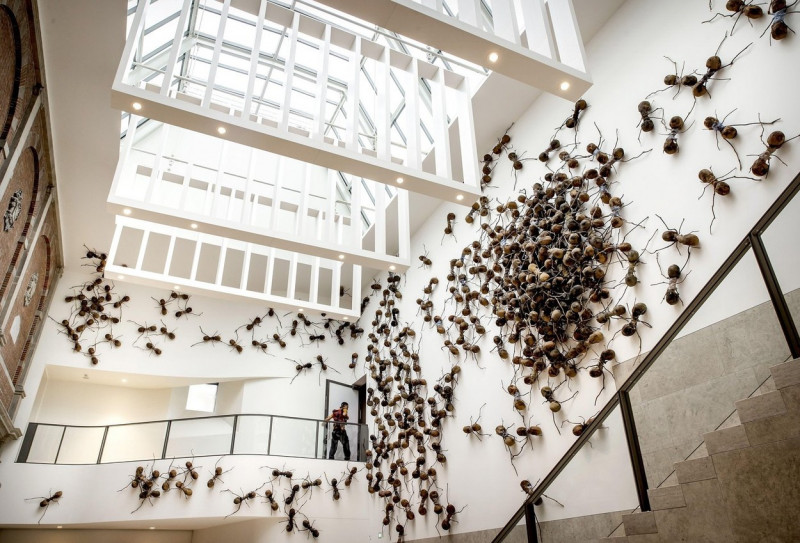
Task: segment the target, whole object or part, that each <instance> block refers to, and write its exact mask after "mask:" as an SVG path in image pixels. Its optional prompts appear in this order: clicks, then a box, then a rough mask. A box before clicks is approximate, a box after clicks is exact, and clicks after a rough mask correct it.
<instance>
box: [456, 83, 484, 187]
mask: <svg viewBox="0 0 800 543" xmlns="http://www.w3.org/2000/svg"><path fill="white" fill-rule="evenodd" d="M456 93H457V94H458V103H457V104H456V106H457V108H458V113H457V115H458V136H459V138H458V139H459V143H460V148H461V169H462V171H463V174H464V184H465V185H469V186H470V187H477V186H478V185H479V178H478V144H477V143H476V141H475V120H474V117H473V112H472V94H471V93H470V88H469V79H467V78H466V77H465V78H464V79H463V80H462V81H461V83H460V84H459V85H458V87H457V88H456Z"/></svg>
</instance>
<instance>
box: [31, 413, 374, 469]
mask: <svg viewBox="0 0 800 543" xmlns="http://www.w3.org/2000/svg"><path fill="white" fill-rule="evenodd" d="M343 426H344V431H345V433H346V434H347V436H348V441H349V445H350V448H351V456H350V460H351V461H354V462H364V461H365V459H366V454H365V451H366V449H367V445H368V440H367V435H368V431H367V427H366V425H364V424H357V423H346V424H343ZM332 432H333V423H332V422H326V421H324V420H318V419H307V418H301V417H287V416H279V415H261V414H238V415H215V416H209V417H195V418H183V419H168V420H157V421H147V422H134V423H127V424H109V425H106V426H75V425H64V424H50V423H40V422H31V423H29V424H28V428H27V430H26V432H25V438H24V440H23V442H22V447H21V449H20V452H19V455H18V457H17V462H19V463H29V464H60V465H74V464H109V463H114V462H133V461H147V460H158V459H165V458H177V457H202V456H220V455H230V454H257V455H268V456H285V457H296V458H328V456H329V455H328V451H329V444H330V442H331V439H332ZM337 448H338V450H337V451H336V456H335V459H344V450H343V446H342V444H340V445H338V446H337Z"/></svg>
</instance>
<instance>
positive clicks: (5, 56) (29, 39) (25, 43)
mask: <svg viewBox="0 0 800 543" xmlns="http://www.w3.org/2000/svg"><path fill="white" fill-rule="evenodd" d="M0 11H2V12H3V14H2V15H0V18H2V19H3V20H4V21H0V27H2V26H5V27H6V30H0V36H3V35H5V36H6V37H0V40H6V41H8V42H9V43H5V42H0V47H1V48H0V66H2V68H0V72H1V73H3V74H4V75H3V77H4V78H5V74H6V73H9V74H10V76H11V78H13V81H14V85H13V86H12V90H11V93H10V94H11V98H13V104H14V105H13V112H12V115H11V117H10V119H7V118H6V112H7V111H8V109H0V123H2V125H0V136H3V135H5V136H4V138H2V137H0V145H4V144H6V143H7V142H13V141H14V136H15V135H16V134H17V132H18V131H19V130H21V128H22V126H23V125H24V123H25V119H24V117H25V115H26V113H27V111H28V108H29V106H30V104H31V102H33V100H34V99H35V96H36V94H38V92H39V89H40V88H41V73H40V70H39V53H38V49H37V45H36V26H35V24H34V18H33V5H32V4H31V0H0ZM10 21H15V22H16V29H17V34H18V42H19V46H17V45H16V44H15V43H14V41H15V37H14V31H13V30H11V37H10V38H9V37H8V36H9V35H8V32H7V29H8V27H9V25H11V26H13V23H11V22H10ZM17 62H19V67H18V69H17ZM3 64H7V65H6V66H3ZM0 88H8V87H7V81H6V80H5V79H4V80H3V82H2V83H0ZM3 104H4V102H3V99H2V95H1V94H0V108H2V107H3ZM9 154H10V153H9ZM7 159H8V156H6V155H4V154H2V153H0V166H1V165H2V163H3V162H5V161H6V160H7Z"/></svg>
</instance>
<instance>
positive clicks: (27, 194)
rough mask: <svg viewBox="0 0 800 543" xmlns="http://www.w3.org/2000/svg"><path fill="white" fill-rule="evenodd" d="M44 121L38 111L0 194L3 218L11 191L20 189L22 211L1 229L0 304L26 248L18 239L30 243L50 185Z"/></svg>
mask: <svg viewBox="0 0 800 543" xmlns="http://www.w3.org/2000/svg"><path fill="white" fill-rule="evenodd" d="M44 123H45V117H44V112H43V111H42V110H40V112H39V114H38V115H37V117H36V119H35V121H34V124H33V126H32V128H31V131H30V133H29V135H28V139H27V141H26V142H25V144H26V145H27V147H26V148H25V149H24V150H23V151H22V152H21V154H20V157H19V160H18V161H17V164H16V167H15V168H14V172H13V173H12V174H11V180H10V182H9V185H8V187H7V189H6V191H5V192H4V193H3V195H2V196H0V217H2V215H3V214H4V213H5V212H6V210H7V209H8V204H9V202H10V200H11V198H12V197H13V195H14V193H15V192H17V191H22V211H21V213H20V216H19V218H18V219H17V221H16V222H15V223H14V226H13V228H12V229H11V230H10V231H8V232H4V231H3V230H2V229H1V228H0V274H2V275H0V304H3V303H4V299H5V297H6V295H7V294H8V292H9V290H10V289H11V288H12V287H13V285H12V284H11V281H12V280H13V278H14V277H15V276H16V275H17V274H16V273H15V271H16V269H17V266H18V265H19V263H20V257H21V256H22V254H23V252H24V249H25V243H24V242H23V241H21V240H22V239H23V237H24V236H27V239H28V240H29V241H28V243H29V245H32V243H31V241H32V240H31V239H30V236H31V235H33V233H34V232H35V231H36V228H37V226H38V223H39V219H40V218H41V217H40V215H41V209H42V206H44V204H45V201H46V198H47V194H48V191H47V190H46V189H47V187H48V186H49V185H50V168H49V160H48V157H49V150H48V148H47V139H46V138H45V137H43V135H44V134H45V126H44ZM0 224H2V219H0ZM0 307H2V305H0Z"/></svg>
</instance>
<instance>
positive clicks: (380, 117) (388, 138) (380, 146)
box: [375, 47, 392, 161]
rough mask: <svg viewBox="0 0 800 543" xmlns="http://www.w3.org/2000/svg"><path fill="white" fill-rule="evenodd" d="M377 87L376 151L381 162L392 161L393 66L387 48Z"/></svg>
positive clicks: (378, 67) (379, 65)
mask: <svg viewBox="0 0 800 543" xmlns="http://www.w3.org/2000/svg"><path fill="white" fill-rule="evenodd" d="M375 85H376V87H377V104H376V106H377V107H376V112H375V137H376V139H377V141H376V142H375V151H376V152H377V154H378V158H379V159H381V160H386V161H390V160H391V159H392V144H391V142H392V110H391V106H390V104H389V102H390V99H389V96H390V93H391V85H392V78H391V66H390V65H389V48H388V47H385V48H384V50H383V53H381V56H380V59H379V60H378V62H377V70H376V74H375Z"/></svg>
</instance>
